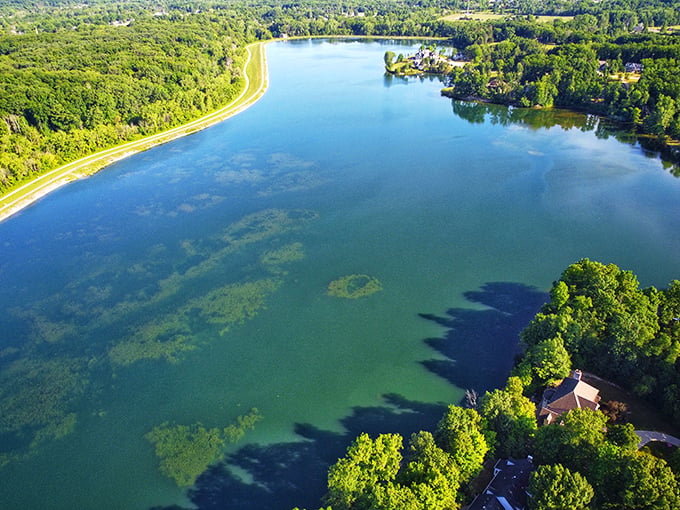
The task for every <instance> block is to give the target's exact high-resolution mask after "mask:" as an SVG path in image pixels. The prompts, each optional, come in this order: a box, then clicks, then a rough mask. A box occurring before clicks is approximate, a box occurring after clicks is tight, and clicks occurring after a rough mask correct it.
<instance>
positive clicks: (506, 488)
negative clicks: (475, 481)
mask: <svg viewBox="0 0 680 510" xmlns="http://www.w3.org/2000/svg"><path fill="white" fill-rule="evenodd" d="M533 470H534V465H533V464H532V463H531V457H528V458H526V459H501V460H499V461H498V462H496V465H495V466H494V467H493V478H492V479H491V481H490V482H489V485H487V486H486V489H484V492H482V493H481V494H479V495H478V496H477V497H476V498H475V500H474V501H473V502H472V503H471V504H470V506H469V507H468V510H524V509H525V508H526V506H527V487H528V486H529V476H530V475H531V473H532V472H533Z"/></svg>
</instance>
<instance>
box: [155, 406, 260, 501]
mask: <svg viewBox="0 0 680 510" xmlns="http://www.w3.org/2000/svg"><path fill="white" fill-rule="evenodd" d="M261 419H262V415H261V414H260V412H259V411H258V410H257V409H256V408H253V409H252V410H251V411H250V412H249V413H248V414H246V415H244V416H239V417H238V418H237V419H236V421H235V423H233V424H231V425H229V426H227V427H226V428H224V429H219V428H210V429H208V428H206V427H204V426H203V425H202V424H201V423H194V424H192V425H171V424H169V423H167V422H166V423H163V424H162V425H159V426H157V427H154V428H153V429H152V430H151V431H150V432H148V433H147V434H146V435H145V436H144V437H145V438H146V439H147V440H148V441H149V442H151V443H152V444H153V445H154V450H155V452H156V456H157V457H158V458H159V460H160V471H161V473H163V474H164V475H165V476H167V477H169V478H172V479H173V480H174V481H175V482H176V483H177V485H178V486H180V487H188V486H190V485H193V484H194V482H195V481H196V479H197V478H198V476H199V475H200V474H201V473H203V471H205V470H206V469H207V468H208V466H209V465H210V464H212V463H214V462H216V461H217V460H218V459H219V458H220V456H221V455H222V453H223V451H224V448H225V446H226V445H227V443H233V442H236V441H238V440H239V439H241V438H242V437H243V435H244V434H245V432H246V431H247V430H249V429H253V428H254V427H255V423H257V422H258V421H259V420H261Z"/></svg>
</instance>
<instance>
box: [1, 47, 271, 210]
mask: <svg viewBox="0 0 680 510" xmlns="http://www.w3.org/2000/svg"><path fill="white" fill-rule="evenodd" d="M265 44H266V43H264V42H259V43H253V44H251V45H249V46H248V47H247V48H246V49H247V51H248V58H247V60H246V64H245V66H244V76H245V87H244V89H243V92H241V94H240V95H239V96H238V97H237V98H236V99H235V100H234V101H232V102H231V103H229V104H228V105H226V106H224V107H223V108H220V109H219V110H216V111H214V112H212V113H209V114H208V115H205V116H203V117H201V118H199V119H196V120H194V121H192V122H188V123H187V124H184V125H182V126H178V127H175V128H173V129H169V130H167V131H163V132H161V133H157V134H155V135H151V136H147V137H145V138H141V139H139V140H134V141H132V142H127V143H124V144H122V145H118V146H116V147H112V148H110V149H106V150H103V151H100V152H97V153H95V154H90V155H89V156H86V157H84V158H80V159H78V160H77V161H72V162H71V163H68V164H66V165H63V166H61V167H59V168H56V169H54V170H51V171H50V172H47V173H45V174H43V175H41V176H39V177H36V178H35V179H33V180H32V181H30V182H28V183H26V184H23V185H21V186H19V187H18V188H15V189H14V190H12V191H10V192H9V193H7V194H5V195H4V196H2V197H0V221H2V220H4V219H6V218H8V217H10V216H11V215H13V214H15V213H16V212H18V211H20V210H21V209H23V208H24V207H27V206H28V205H30V204H32V203H33V202H35V201H36V200H38V199H39V198H41V197H43V196H45V195H47V194H48V193H50V192H51V191H53V190H55V189H57V188H59V187H60V186H63V185H64V184H67V183H68V182H71V181H74V180H76V179H80V178H83V177H87V176H89V175H92V174H94V173H96V172H98V171H99V170H101V169H102V168H104V167H106V166H108V165H110V164H111V163H114V162H115V161H118V160H120V159H123V158H126V157H128V156H130V155H132V154H136V153H138V152H141V151H145V150H147V149H150V148H151V147H154V146H156V145H160V144H163V143H167V142H169V141H171V140H175V139H177V138H179V137H182V136H186V135H189V134H191V133H195V132H197V131H200V130H202V129H205V128H207V127H209V126H212V125H213V124H215V123H217V122H220V121H222V120H224V119H227V118H229V117H231V116H232V115H236V114H238V113H240V112H242V111H243V110H245V109H246V108H248V107H249V106H251V105H252V104H254V103H255V102H256V101H257V100H258V99H259V98H260V97H262V95H263V94H264V93H265V91H266V90H267V86H268V81H267V67H266V64H267V63H266V56H265V51H264V46H265Z"/></svg>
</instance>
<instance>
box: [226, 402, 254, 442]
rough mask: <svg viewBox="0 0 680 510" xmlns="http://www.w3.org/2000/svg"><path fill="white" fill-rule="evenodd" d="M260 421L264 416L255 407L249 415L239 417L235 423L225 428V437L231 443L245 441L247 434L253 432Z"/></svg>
mask: <svg viewBox="0 0 680 510" xmlns="http://www.w3.org/2000/svg"><path fill="white" fill-rule="evenodd" d="M260 420H262V414H261V413H260V411H259V410H258V409H257V407H253V408H252V409H251V410H250V412H249V413H248V414H244V415H242V416H239V417H238V418H236V421H235V422H234V423H232V424H231V425H228V426H227V427H225V428H224V430H223V433H224V436H225V438H226V439H227V441H229V442H230V443H236V442H237V441H240V440H241V439H243V436H244V435H245V434H246V432H248V431H249V430H253V429H254V428H255V424H256V423H257V422H258V421H260Z"/></svg>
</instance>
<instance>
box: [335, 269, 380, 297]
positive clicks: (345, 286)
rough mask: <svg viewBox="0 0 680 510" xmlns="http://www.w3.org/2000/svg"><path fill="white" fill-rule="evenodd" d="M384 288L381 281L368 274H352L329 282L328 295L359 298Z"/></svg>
mask: <svg viewBox="0 0 680 510" xmlns="http://www.w3.org/2000/svg"><path fill="white" fill-rule="evenodd" d="M380 290H382V284H381V283H380V281H379V280H378V279H377V278H375V277H373V276H369V275H367V274H351V275H348V276H343V277H342V278H338V279H337V280H333V281H332V282H331V283H329V284H328V295H329V296H333V297H339V298H345V299H358V298H361V297H364V296H370V295H371V294H373V293H375V292H378V291H380Z"/></svg>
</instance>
